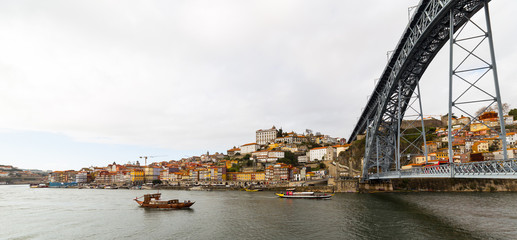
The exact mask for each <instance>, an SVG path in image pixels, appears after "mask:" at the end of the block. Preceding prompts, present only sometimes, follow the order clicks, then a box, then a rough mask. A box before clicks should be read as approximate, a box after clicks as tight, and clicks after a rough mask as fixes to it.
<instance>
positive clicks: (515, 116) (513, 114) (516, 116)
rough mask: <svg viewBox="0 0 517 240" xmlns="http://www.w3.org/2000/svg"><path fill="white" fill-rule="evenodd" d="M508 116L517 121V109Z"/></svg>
mask: <svg viewBox="0 0 517 240" xmlns="http://www.w3.org/2000/svg"><path fill="white" fill-rule="evenodd" d="M508 115H511V116H513V119H514V120H517V108H514V109H512V110H510V111H509V112H508Z"/></svg>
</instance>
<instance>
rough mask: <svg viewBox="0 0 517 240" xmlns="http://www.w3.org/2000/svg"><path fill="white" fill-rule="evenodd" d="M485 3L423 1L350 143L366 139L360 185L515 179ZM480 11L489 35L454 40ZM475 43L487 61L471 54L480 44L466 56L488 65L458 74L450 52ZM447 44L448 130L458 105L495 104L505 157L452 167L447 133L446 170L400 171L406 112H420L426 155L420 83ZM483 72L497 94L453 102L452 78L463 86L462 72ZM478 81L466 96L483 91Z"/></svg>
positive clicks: (440, 167) (480, 0)
mask: <svg viewBox="0 0 517 240" xmlns="http://www.w3.org/2000/svg"><path fill="white" fill-rule="evenodd" d="M489 1H490V0H421V2H420V4H419V5H418V7H417V8H416V10H415V12H414V14H413V16H412V18H411V20H410V22H409V24H408V26H407V28H406V30H405V31H404V33H403V35H402V37H401V39H400V40H399V42H398V44H397V47H396V48H395V50H394V51H393V54H392V55H391V58H390V59H389V61H388V63H387V65H386V67H385V68H384V71H383V72H382V75H381V77H380V79H379V81H378V82H377V84H376V86H375V88H374V91H373V93H372V94H371V95H370V98H369V100H368V102H367V104H366V106H365V108H364V110H363V112H362V114H361V116H360V118H359V120H358V122H357V123H356V125H355V128H354V130H353V132H352V134H351V136H350V137H349V143H350V142H352V141H354V140H356V139H357V137H358V135H365V139H366V140H365V144H366V146H365V155H364V160H363V179H389V178H422V177H439V178H450V177H460V178H517V167H516V166H517V162H516V160H515V159H508V155H507V152H506V130H505V127H504V119H503V114H502V106H501V97H500V93H499V83H498V79H497V68H496V64H495V56H494V49H493V42H492V33H491V26H490V17H489V11H488V2H489ZM482 9H484V12H485V21H486V28H487V30H482V31H483V33H482V34H481V35H479V36H473V37H468V38H464V39H460V38H459V37H457V36H458V35H459V34H461V32H462V30H463V27H464V26H465V25H466V24H467V23H469V22H472V20H471V18H472V16H474V15H475V14H476V13H478V12H479V11H480V10H482ZM474 24H476V23H474ZM476 26H478V25H476ZM478 27H479V26H478ZM480 29H481V28H480ZM455 35H456V36H455ZM477 38H482V39H481V40H480V41H481V42H483V41H485V40H486V39H488V42H489V51H490V58H491V59H490V60H486V61H485V60H483V59H481V58H480V57H478V56H477V55H476V54H475V53H474V51H475V50H476V49H477V48H478V46H479V45H480V44H478V45H477V46H476V47H475V48H474V50H466V49H465V50H466V51H467V52H468V53H469V54H468V56H474V57H477V58H478V59H480V60H481V61H483V62H484V63H486V67H482V68H474V69H468V70H459V69H458V68H459V67H460V66H461V65H462V64H463V62H461V63H460V64H459V65H458V67H454V66H453V46H454V45H455V44H458V43H459V42H461V41H464V40H471V39H477ZM447 42H449V43H450V70H449V77H450V79H449V114H448V118H449V119H448V121H449V124H448V126H452V124H451V118H452V115H453V113H452V109H453V108H457V109H459V110H461V111H462V112H465V111H464V110H463V109H462V108H460V106H461V104H468V103H472V102H483V101H489V103H487V104H490V105H489V106H491V105H492V104H496V105H497V106H498V111H499V114H498V116H499V124H500V125H499V126H500V130H499V138H500V140H501V141H502V145H503V147H502V148H503V149H502V151H503V156H504V157H503V159H502V160H497V161H483V162H471V163H455V162H454V161H453V149H452V148H453V146H452V143H453V139H454V136H455V133H454V132H452V131H451V128H450V127H448V148H449V149H448V158H449V161H448V164H442V165H438V166H432V167H423V168H415V169H410V170H401V168H400V158H401V156H400V155H401V151H400V141H401V140H400V139H401V137H402V135H401V121H402V119H403V117H404V115H405V114H406V111H407V110H408V109H413V110H415V111H416V112H418V116H419V117H420V119H421V121H422V125H421V127H422V128H421V135H422V137H423V142H424V148H425V149H424V150H423V154H424V155H425V160H426V163H427V159H428V155H427V145H426V139H425V135H426V134H425V130H424V123H423V114H422V106H421V103H420V89H419V81H420V79H421V77H422V75H423V74H424V72H425V70H426V69H427V67H428V66H429V64H430V63H431V61H432V60H433V58H434V57H435V56H436V54H437V53H438V52H439V51H440V49H441V48H442V47H443V46H444V45H445V44H446V43H447ZM460 47H461V46H460ZM462 48H463V47H462ZM468 56H467V57H468ZM464 61H465V60H464ZM485 70H486V72H484V73H483V75H482V76H481V77H483V76H484V75H485V74H487V73H488V72H489V71H492V72H493V78H494V86H495V91H496V94H488V93H487V94H488V95H489V97H488V99H484V100H479V101H470V102H469V101H467V102H461V101H458V99H460V97H461V96H463V94H464V93H465V92H464V93H463V94H461V96H460V97H458V98H457V99H456V100H454V99H453V97H452V95H453V94H452V87H453V79H454V78H455V77H456V78H458V77H459V78H461V79H462V80H464V81H467V80H465V79H464V78H463V77H462V76H459V74H460V73H462V72H469V71H470V72H473V71H478V72H479V71H485ZM481 77H480V78H481ZM478 81H479V79H477V80H476V79H474V80H472V81H471V82H469V81H467V82H468V83H469V84H470V87H469V88H468V89H467V90H469V89H470V88H477V89H480V90H482V91H484V90H483V89H481V88H480V87H477V86H476V85H475V84H476V83H477V82H478ZM467 90H465V91H467ZM414 96H417V100H418V102H419V104H420V108H419V109H418V108H414V107H412V103H414V100H413V99H414ZM465 113H466V112H465ZM466 114H468V115H469V116H471V117H472V120H471V122H469V124H470V123H473V122H474V121H476V120H479V115H478V116H472V115H470V114H469V113H466ZM413 146H415V147H418V146H416V145H415V144H413Z"/></svg>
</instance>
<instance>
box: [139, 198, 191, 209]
mask: <svg viewBox="0 0 517 240" xmlns="http://www.w3.org/2000/svg"><path fill="white" fill-rule="evenodd" d="M135 201H136V202H137V203H138V204H139V205H140V207H143V208H165V209H186V208H190V206H192V205H194V203H195V202H180V203H144V202H143V201H140V200H135Z"/></svg>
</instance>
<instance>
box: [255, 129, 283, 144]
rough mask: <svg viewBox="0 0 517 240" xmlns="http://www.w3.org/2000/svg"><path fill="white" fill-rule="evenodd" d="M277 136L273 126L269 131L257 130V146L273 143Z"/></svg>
mask: <svg viewBox="0 0 517 240" xmlns="http://www.w3.org/2000/svg"><path fill="white" fill-rule="evenodd" d="M277 134H278V130H276V128H275V126H273V127H272V128H271V129H266V130H262V129H260V130H257V131H256V135H257V144H259V145H266V144H268V143H273V142H275V139H276V136H277Z"/></svg>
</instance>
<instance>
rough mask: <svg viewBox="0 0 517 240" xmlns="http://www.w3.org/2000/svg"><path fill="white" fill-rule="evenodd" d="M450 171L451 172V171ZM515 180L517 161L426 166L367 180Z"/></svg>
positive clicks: (375, 174) (384, 174)
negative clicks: (452, 178)
mask: <svg viewBox="0 0 517 240" xmlns="http://www.w3.org/2000/svg"><path fill="white" fill-rule="evenodd" d="M451 170H452V171H451ZM451 176H452V177H454V178H504V179H512V178H517V159H509V160H495V161H483V162H470V163H457V164H455V165H438V166H426V167H422V168H413V169H408V170H401V171H391V172H380V173H373V174H370V176H369V179H391V178H450V177H451Z"/></svg>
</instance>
